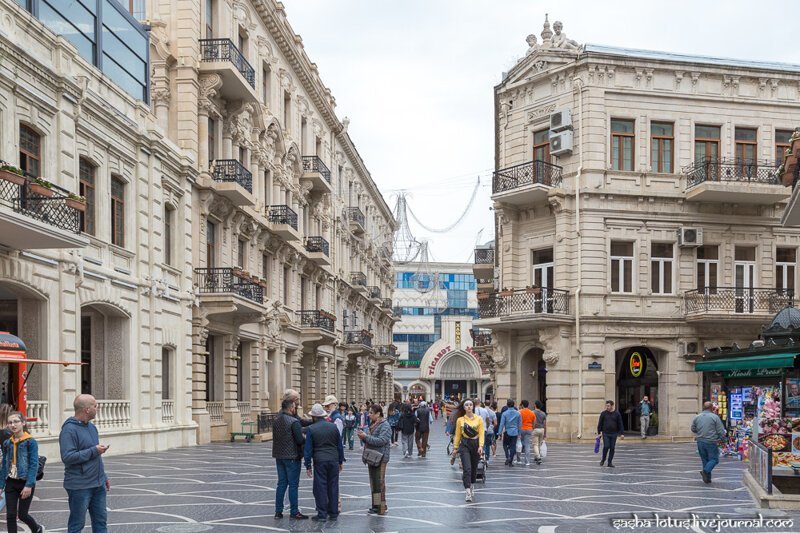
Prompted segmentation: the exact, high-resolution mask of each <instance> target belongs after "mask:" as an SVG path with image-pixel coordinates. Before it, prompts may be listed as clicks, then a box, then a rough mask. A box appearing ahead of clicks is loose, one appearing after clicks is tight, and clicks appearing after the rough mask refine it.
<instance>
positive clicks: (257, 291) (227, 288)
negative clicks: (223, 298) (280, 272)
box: [194, 267, 264, 304]
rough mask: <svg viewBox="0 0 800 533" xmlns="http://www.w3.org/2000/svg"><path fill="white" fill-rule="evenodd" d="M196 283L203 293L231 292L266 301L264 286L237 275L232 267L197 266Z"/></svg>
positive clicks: (259, 301)
mask: <svg viewBox="0 0 800 533" xmlns="http://www.w3.org/2000/svg"><path fill="white" fill-rule="evenodd" d="M194 284H195V285H197V289H198V291H200V293H201V294H217V293H228V292H229V293H232V294H236V295H237V296H241V297H242V298H246V299H248V300H252V301H254V302H256V303H260V304H262V303H264V288H263V287H262V286H261V285H259V284H257V283H253V282H252V281H250V280H249V279H247V278H244V277H242V276H240V275H237V274H236V272H234V270H233V269H232V268H227V267H226V268H195V269H194Z"/></svg>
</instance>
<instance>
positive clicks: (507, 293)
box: [497, 289, 514, 297]
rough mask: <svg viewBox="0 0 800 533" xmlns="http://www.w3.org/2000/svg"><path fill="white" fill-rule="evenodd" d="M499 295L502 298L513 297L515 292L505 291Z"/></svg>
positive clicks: (511, 290)
mask: <svg viewBox="0 0 800 533" xmlns="http://www.w3.org/2000/svg"><path fill="white" fill-rule="evenodd" d="M497 294H498V295H500V296H502V297H506V296H513V294H514V290H513V289H503V290H502V291H500V292H498V293H497Z"/></svg>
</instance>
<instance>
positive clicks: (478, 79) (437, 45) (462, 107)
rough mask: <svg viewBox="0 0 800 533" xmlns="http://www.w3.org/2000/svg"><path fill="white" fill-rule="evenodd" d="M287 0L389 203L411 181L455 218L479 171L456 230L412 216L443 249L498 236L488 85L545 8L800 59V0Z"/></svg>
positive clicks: (572, 32) (603, 25) (723, 49)
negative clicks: (476, 188)
mask: <svg viewBox="0 0 800 533" xmlns="http://www.w3.org/2000/svg"><path fill="white" fill-rule="evenodd" d="M283 3H284V5H285V6H286V12H287V15H288V17H289V22H290V23H291V24H292V27H293V28H294V30H295V33H298V34H300V35H301V36H302V37H303V44H304V46H305V48H306V52H307V53H308V55H309V57H310V58H311V60H312V61H314V62H315V63H317V65H318V67H319V71H320V75H321V76H322V80H323V82H324V83H325V84H326V85H327V86H328V87H329V88H330V89H331V91H333V95H334V97H335V98H336V102H337V107H336V112H337V115H338V116H339V118H340V119H341V118H343V117H345V116H347V117H350V120H351V122H350V128H349V133H350V135H351V137H352V138H353V141H354V142H355V143H356V146H357V147H358V151H359V152H360V153H361V156H362V157H363V158H364V160H365V162H366V164H367V168H369V170H370V172H371V173H372V177H373V178H374V179H375V182H376V183H377V184H378V187H379V188H380V189H381V191H382V192H383V195H384V197H385V198H386V201H387V203H388V204H389V206H390V208H394V205H395V196H396V194H397V191H398V190H401V189H405V190H407V191H408V195H409V205H410V207H411V209H413V211H414V213H415V214H416V215H417V216H418V217H419V218H420V219H421V221H422V222H423V223H424V224H425V225H427V226H429V227H433V228H443V227H446V226H449V225H450V224H451V223H452V222H454V221H455V220H456V219H457V218H458V217H459V216H460V215H461V213H462V212H463V211H464V209H465V208H466V207H467V204H468V201H469V197H470V195H471V193H472V190H473V187H474V185H475V182H476V179H477V177H478V176H480V177H481V184H482V187H481V188H480V191H479V193H478V197H477V199H476V201H475V203H474V204H473V206H472V209H471V210H470V212H469V214H468V216H467V218H466V219H465V221H464V222H463V223H461V224H460V225H459V226H458V227H457V228H456V229H455V230H453V231H451V232H449V233H446V234H436V233H429V232H427V231H425V230H423V229H422V228H420V227H419V226H417V225H416V224H414V223H413V222H412V231H413V232H414V235H415V236H416V237H417V238H419V239H427V240H428V241H429V242H430V248H431V254H432V256H433V258H434V259H436V260H439V261H458V262H462V261H468V260H470V261H471V254H472V249H473V247H474V245H475V244H476V242H477V240H478V239H479V240H480V242H485V241H487V240H489V239H491V238H492V236H493V231H494V229H493V222H492V220H493V219H492V212H491V211H490V210H489V207H490V205H491V202H490V200H489V195H490V194H491V171H492V170H493V165H494V135H493V128H494V125H493V118H492V109H493V100H492V90H493V87H494V86H495V85H496V84H497V83H498V82H499V81H500V76H501V73H502V72H503V71H507V70H509V69H510V67H512V66H513V65H514V63H515V62H516V60H517V59H518V58H519V57H521V56H523V55H524V54H525V50H527V44H526V43H525V37H526V36H527V35H528V34H529V33H536V34H537V37H538V35H539V33H541V31H542V23H543V22H544V14H545V13H549V18H550V23H551V24H552V23H553V22H554V21H555V20H560V21H562V22H563V23H564V33H565V34H566V35H567V36H568V37H569V38H571V39H575V40H576V41H578V42H579V43H581V44H583V43H593V44H605V45H612V46H621V47H628V48H642V49H648V50H660V51H667V52H679V53H689V54H698V55H710V56H717V57H733V58H739V59H754V60H758V59H761V60H768V61H781V62H787V63H800V44H798V42H797V37H796V36H797V35H798V30H797V28H796V25H797V24H798V22H797V21H798V20H800V1H797V0H795V1H769V0H763V1H761V2H753V1H752V0H750V1H743V0H734V1H725V2H722V1H710V0H709V1H701V0H693V1H674V0H670V1H669V2H667V1H661V2H651V1H638V2H621V1H608V0H606V1H603V2H598V1H596V0H594V1H582V0H581V1H576V0H573V1H570V2H564V1H560V2H559V1H555V0H553V1H533V0H527V1H526V0H491V1H489V0H486V1H483V0H402V1H401V0H283ZM539 40H540V41H541V38H539ZM480 232H482V233H480ZM479 235H480V238H479Z"/></svg>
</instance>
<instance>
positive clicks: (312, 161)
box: [303, 155, 331, 183]
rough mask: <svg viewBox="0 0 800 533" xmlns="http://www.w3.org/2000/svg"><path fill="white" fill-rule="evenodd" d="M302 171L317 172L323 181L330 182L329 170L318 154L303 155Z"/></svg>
mask: <svg viewBox="0 0 800 533" xmlns="http://www.w3.org/2000/svg"><path fill="white" fill-rule="evenodd" d="M303 172H319V173H320V174H321V175H322V177H323V178H325V181H327V182H328V183H330V182H331V171H330V169H328V167H327V166H325V163H323V162H322V159H320V157H319V156H316V155H304V156H303Z"/></svg>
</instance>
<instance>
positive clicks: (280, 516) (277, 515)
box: [275, 513, 283, 520]
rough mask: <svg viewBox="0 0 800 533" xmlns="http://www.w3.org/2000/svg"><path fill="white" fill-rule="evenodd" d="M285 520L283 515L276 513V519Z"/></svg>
mask: <svg viewBox="0 0 800 533" xmlns="http://www.w3.org/2000/svg"><path fill="white" fill-rule="evenodd" d="M279 518H283V513H275V519H276V520H277V519H279Z"/></svg>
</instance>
